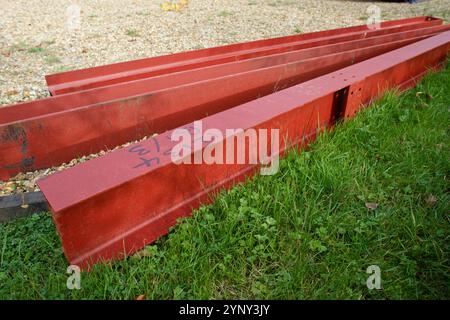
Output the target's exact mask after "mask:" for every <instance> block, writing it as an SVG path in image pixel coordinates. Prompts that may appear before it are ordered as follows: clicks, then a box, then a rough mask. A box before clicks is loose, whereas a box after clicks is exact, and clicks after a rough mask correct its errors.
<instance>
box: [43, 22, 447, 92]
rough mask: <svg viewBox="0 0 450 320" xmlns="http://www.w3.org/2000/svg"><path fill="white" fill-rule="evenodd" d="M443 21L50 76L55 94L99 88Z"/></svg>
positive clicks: (336, 32) (285, 39)
mask: <svg viewBox="0 0 450 320" xmlns="http://www.w3.org/2000/svg"><path fill="white" fill-rule="evenodd" d="M440 24H442V20H441V19H437V18H433V17H418V18H410V19H402V20H394V21H387V22H383V23H381V25H380V27H381V29H379V30H371V29H369V28H368V27H367V26H366V25H362V26H355V27H349V28H341V29H334V30H326V31H319V32H313V33H307V34H301V35H293V36H287V37H281V38H274V39H266V40H258V41H252V42H245V43H237V44H232V45H227V46H220V47H214V48H208V49H201V50H195V51H188V52H182V53H177V54H172V55H166V56H161V57H154V58H147V59H141V60H135V61H129V62H122V63H116V64H111V65H106V66H100V67H94V68H88V69H82V70H75V71H68V72H64V73H58V74H54V75H49V76H47V77H46V80H47V84H48V86H49V90H50V92H51V93H52V95H57V94H63V93H69V92H74V91H80V90H87V89H92V88H97V87H101V86H105V85H111V84H114V83H121V82H126V81H131V80H137V79H142V78H148V77H151V76H157V75H162V74H167V73H171V72H178V71H184V70H192V69H194V68H200V67H206V66H210V65H215V64H220V63H225V62H230V61H236V60H243V59H249V58H255V57H260V56H264V55H268V54H275V53H281V52H287V51H292V50H298V49H302V48H303V49H304V48H310V47H312V46H317V45H326V44H332V43H336V42H340V41H350V40H356V39H361V38H366V37H371V36H374V35H383V34H389V33H393V32H401V31H406V30H413V29H418V28H424V27H430V26H435V25H440Z"/></svg>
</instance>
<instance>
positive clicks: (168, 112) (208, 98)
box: [0, 27, 442, 179]
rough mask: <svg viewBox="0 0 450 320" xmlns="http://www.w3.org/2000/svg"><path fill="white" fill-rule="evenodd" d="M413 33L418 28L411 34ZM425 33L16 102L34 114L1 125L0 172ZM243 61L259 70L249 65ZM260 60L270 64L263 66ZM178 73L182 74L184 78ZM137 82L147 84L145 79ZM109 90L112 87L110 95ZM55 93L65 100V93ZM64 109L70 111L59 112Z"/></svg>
mask: <svg viewBox="0 0 450 320" xmlns="http://www.w3.org/2000/svg"><path fill="white" fill-rule="evenodd" d="M439 28H442V27H439ZM427 30H428V29H427ZM439 30H440V29H439ZM411 35H417V34H415V33H412V34H411ZM426 36H428V35H426ZM426 36H424V35H422V36H420V37H416V38H410V39H407V38H406V39H403V40H399V41H393V42H385V43H384V41H380V40H383V39H376V40H373V39H366V40H359V42H357V43H356V47H358V46H359V45H362V42H366V43H365V46H366V47H363V48H360V49H356V50H355V49H354V48H355V44H354V43H353V44H342V46H340V45H338V46H336V47H335V48H334V50H336V49H339V48H346V46H347V48H348V46H349V45H350V48H353V49H351V50H347V51H343V52H339V53H333V54H328V55H324V56H319V57H315V58H309V59H304V60H297V59H296V57H297V58H301V57H302V55H303V56H305V52H299V53H288V54H285V55H283V56H282V57H281V58H280V56H274V57H266V58H260V59H266V60H267V61H266V60H264V61H263V63H262V64H261V62H259V61H257V62H256V63H254V61H253V60H247V61H245V62H242V63H241V64H242V65H243V66H242V65H238V68H236V69H230V70H232V72H235V71H237V70H243V71H245V70H250V71H245V72H240V73H232V74H228V75H225V76H221V77H218V78H213V79H207V80H203V81H198V82H193V83H188V84H185V85H180V86H176V87H171V88H165V89H162V90H155V91H150V92H147V93H145V94H142V95H134V96H131V97H125V98H122V99H114V100H112V101H108V102H100V103H96V104H92V105H88V104H87V103H86V101H88V100H89V99H91V98H94V97H95V96H88V97H87V98H86V97H84V95H80V96H77V97H75V99H82V100H80V101H82V103H80V104H79V107H76V108H73V109H70V105H69V104H62V103H59V104H58V107H60V108H61V109H58V110H54V109H53V110H52V111H53V112H52V113H49V114H45V113H44V114H41V115H39V113H38V112H40V111H42V110H44V111H45V110H47V111H48V109H46V108H47V105H46V103H39V102H35V103H34V106H36V105H38V104H39V105H40V106H41V109H39V108H37V107H30V108H28V109H24V108H23V107H22V109H21V110H22V111H25V114H27V113H28V114H30V113H31V114H33V113H34V112H36V113H34V114H33V116H32V117H30V118H28V119H24V120H20V121H13V122H7V123H4V124H0V178H2V179H5V178H8V177H9V176H12V175H14V174H16V173H18V172H20V171H30V170H34V169H38V168H45V167H50V166H53V165H57V164H60V163H63V162H67V161H70V160H71V159H73V158H76V157H78V156H82V155H86V154H90V153H94V152H98V151H100V150H102V149H106V148H113V147H115V146H117V145H120V144H123V143H126V142H128V141H133V140H137V139H140V138H142V137H144V136H146V135H149V134H153V133H159V132H163V131H166V130H169V129H172V128H175V127H177V126H179V125H182V124H184V123H186V122H189V121H193V120H195V119H199V118H202V117H204V116H206V115H211V114H214V113H217V112H220V111H222V110H225V109H227V108H230V107H233V106H236V105H238V104H241V103H244V102H247V101H250V100H253V99H256V98H258V97H260V96H263V95H267V94H270V93H273V92H274V91H277V90H280V89H283V88H286V87H289V86H292V85H295V84H298V83H300V82H303V81H306V80H309V79H312V78H314V77H317V76H319V75H323V74H325V73H327V72H331V71H333V70H336V69H339V68H342V67H344V66H348V65H350V64H353V63H356V62H359V61H362V60H364V59H367V58H370V57H373V56H376V55H378V54H381V53H384V52H387V51H389V50H393V49H396V48H399V47H401V46H404V45H406V44H409V43H412V42H414V41H417V40H420V39H422V38H423V37H426ZM394 38H395V37H394ZM371 41H375V43H379V42H383V44H378V45H374V46H367V45H368V44H370V42H371ZM377 41H378V42H377ZM317 50H318V51H316V53H317V54H319V53H320V50H323V52H325V53H328V52H329V51H330V48H324V47H321V49H317ZM306 53H307V55H306V56H305V57H308V56H311V52H309V53H308V52H306ZM296 55H297V56H296ZM319 55H320V54H319ZM285 61H292V62H288V63H282V64H278V65H277V63H280V62H285ZM252 63H253V65H252ZM237 64H239V63H237ZM249 65H250V66H253V68H259V69H254V70H252V69H251V68H250V69H249ZM270 65H272V66H270ZM263 66H270V67H265V68H264V67H263ZM209 68H212V69H214V70H213V71H214V72H210V73H209V74H210V76H211V75H214V74H220V72H223V71H224V70H226V67H225V68H220V67H218V66H212V67H209ZM202 70H203V69H202ZM202 70H198V71H197V73H198V74H200V76H199V79H202V77H203V76H204V73H205V72H207V71H208V70H206V71H205V70H203V71H202ZM217 70H219V73H217ZM191 72H193V71H191ZM202 72H203V76H202ZM194 75H195V73H194ZM194 75H192V76H194ZM178 78H179V79H182V77H178ZM184 79H189V74H186V75H185V76H184ZM159 80H161V79H158V80H156V78H155V80H154V81H153V82H154V83H153V85H154V86H158V85H160V84H161V83H163V81H162V80H161V81H159ZM148 81H152V80H151V79H149V80H147V82H148ZM170 83H171V82H170V81H166V85H170ZM140 88H147V89H148V87H146V86H145V85H144V86H141V87H140ZM114 91H115V90H112V91H110V92H111V93H113V94H114ZM116 92H118V90H117V91H116ZM123 92H124V94H126V93H128V94H129V93H130V90H128V89H127V90H124V91H123ZM96 96H98V95H96ZM53 99H63V97H60V98H58V97H55V98H53ZM49 101H51V99H49ZM49 105H50V104H49ZM54 107H55V105H52V106H51V108H54ZM65 108H69V109H68V110H64V109H65ZM10 110H12V111H14V112H15V110H16V109H14V107H13V108H11V109H10ZM17 110H19V108H18V109H17ZM0 112H1V111H0ZM0 114H1V113H0ZM5 114H6V112H5ZM15 114H17V113H15ZM5 118H6V116H5Z"/></svg>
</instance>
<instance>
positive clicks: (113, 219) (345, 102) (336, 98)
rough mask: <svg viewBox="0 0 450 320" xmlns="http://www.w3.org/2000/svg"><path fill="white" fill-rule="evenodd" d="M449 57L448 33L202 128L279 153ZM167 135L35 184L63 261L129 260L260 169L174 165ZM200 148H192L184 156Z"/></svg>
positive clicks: (219, 115)
mask: <svg viewBox="0 0 450 320" xmlns="http://www.w3.org/2000/svg"><path fill="white" fill-rule="evenodd" d="M449 52H450V31H447V32H444V33H441V34H439V35H436V36H433V37H431V38H427V39H425V40H422V41H419V42H416V43H413V44H410V45H408V46H405V47H402V48H399V49H396V50H393V51H391V52H388V53H385V54H382V55H379V56H376V57H374V58H371V59H368V60H365V61H363V62H360V63H358V64H355V65H352V66H349V67H346V68H343V69H340V70H338V71H335V72H331V73H329V74H326V75H323V76H320V77H318V78H315V79H313V80H309V81H307V82H304V83H302V84H299V85H296V86H293V87H291V88H288V89H285V90H282V91H279V92H276V93H273V94H271V95H268V96H265V97H262V98H260V99H256V100H253V101H250V102H248V103H245V104H242V105H239V106H237V107H234V108H231V109H228V110H225V111H223V112H220V113H217V114H215V115H212V116H208V117H206V118H204V119H202V126H203V131H205V130H207V129H210V128H211V129H212V128H213V129H218V130H220V132H221V133H222V134H223V135H224V137H226V138H224V139H226V140H218V141H215V143H222V142H224V141H225V144H227V143H228V141H229V140H231V139H234V138H235V136H234V135H232V136H228V137H227V136H226V134H225V131H226V129H235V128H242V129H244V130H247V129H267V130H268V131H269V132H270V129H279V136H280V137H281V138H282V140H281V141H280V143H279V146H280V154H282V153H283V152H284V151H285V150H286V149H285V148H287V147H290V146H294V145H300V146H301V145H303V142H304V141H308V140H310V139H312V138H314V136H315V134H316V133H317V132H318V131H319V130H321V129H323V128H324V127H327V126H330V125H332V124H333V122H334V121H335V120H336V118H339V117H351V116H353V115H354V114H355V113H356V112H357V111H358V110H359V109H360V108H361V107H362V106H363V105H365V104H367V103H368V102H369V101H371V100H373V99H375V98H376V97H378V96H380V95H381V94H382V93H383V92H384V91H385V90H386V89H388V88H393V87H400V88H402V89H404V88H407V87H410V86H413V85H414V84H415V83H416V81H417V80H418V79H419V78H420V77H422V76H423V75H424V74H425V73H426V72H427V71H428V70H429V69H437V68H439V67H440V66H441V65H442V64H443V63H444V62H445V61H446V57H447V55H448V53H449ZM184 128H187V129H192V125H185V126H184ZM171 136H172V131H169V132H165V133H163V134H161V135H159V136H156V137H153V138H150V139H147V140H144V141H142V142H140V143H137V144H133V145H131V146H129V147H126V148H124V149H121V150H116V151H114V152H112V153H109V154H107V155H105V156H103V157H100V158H97V159H93V160H90V161H87V162H85V163H83V164H80V165H77V166H75V167H73V168H70V169H67V170H65V171H62V172H59V173H58V174H55V175H52V176H49V177H47V178H44V179H41V180H39V181H38V185H39V187H40V189H41V190H42V192H43V193H44V196H45V197H46V199H47V201H48V202H49V204H50V207H51V209H52V212H53V218H54V221H55V224H56V227H57V230H58V233H59V235H60V237H61V240H62V245H63V248H64V252H65V254H66V256H67V259H68V260H69V262H70V263H71V264H77V265H80V266H81V267H83V268H88V267H89V266H90V265H92V264H93V263H96V262H99V261H102V260H109V259H117V258H122V257H123V256H124V254H131V253H132V252H134V251H136V250H138V249H140V248H142V247H143V246H144V245H145V244H148V243H151V242H152V241H154V240H155V239H157V238H158V237H160V236H161V235H164V234H165V233H167V230H168V229H169V227H171V226H173V225H174V224H175V223H176V219H177V218H180V217H184V216H188V215H190V214H191V211H192V209H193V208H196V207H198V206H199V205H200V204H201V203H203V202H208V201H211V198H212V197H211V195H212V193H213V192H215V191H216V190H218V189H220V188H223V187H229V186H232V185H233V184H235V183H237V182H238V181H241V180H242V179H243V178H244V177H245V176H248V175H251V174H253V173H254V172H255V170H257V169H258V166H257V165H254V164H249V163H247V164H211V165H207V164H180V165H177V164H175V163H174V162H172V161H171V157H170V154H171V152H172V148H173V147H174V145H176V144H178V142H176V141H172V140H171ZM270 143H271V142H270V141H269V142H268V144H270ZM247 146H248V145H247V144H246V147H247ZM194 148H195V147H194ZM204 148H205V144H202V145H201V146H200V147H196V148H195V149H194V151H192V152H191V153H190V154H189V155H188V157H191V158H192V157H193V156H194V155H195V154H199V153H201V152H202V151H204ZM240 151H245V152H246V153H247V154H248V153H249V150H248V149H245V150H240ZM272 156H273V154H272Z"/></svg>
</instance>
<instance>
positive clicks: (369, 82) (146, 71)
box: [0, 17, 450, 268]
mask: <svg viewBox="0 0 450 320" xmlns="http://www.w3.org/2000/svg"><path fill="white" fill-rule="evenodd" d="M449 30H450V26H449V25H442V21H441V20H440V19H436V18H432V17H418V18H413V19H404V20H397V21H390V22H384V23H382V24H381V26H380V28H379V29H374V30H372V29H370V28H368V27H367V26H358V27H351V28H345V29H335V30H328V31H321V32H315V33H310V34H302V35H295V36H288V37H282V38H276V39H268V40H260V41H253V42H247V43H240V44H234V45H229V46H223V47H217V48H211V49H203V50H197V51H191V52H184V53H179V54H174V55H169V56H163V57H156V58H149V59H143V60H138V61H131V62H125V63H119V64H114V65H108V66H102V67H95V68H90V69H84V70H77V71H71V72H65V73H62V74H56V75H51V76H48V77H47V82H48V85H49V90H50V91H51V93H52V94H53V96H52V97H50V98H47V99H42V100H37V101H33V102H28V103H22V104H17V105H12V106H6V107H4V108H1V109H0V178H1V179H6V178H9V177H10V176H12V175H14V174H16V173H18V172H21V171H30V170H35V169H39V168H45V167H50V166H53V165H58V164H60V163H62V162H67V161H70V160H71V159H73V158H76V157H78V156H81V155H86V154H90V153H94V152H98V151H100V150H103V149H105V148H114V147H115V146H117V145H120V144H123V143H126V142H129V141H134V140H138V139H141V138H142V137H145V136H148V135H152V134H154V133H158V134H159V135H157V136H155V137H152V138H150V139H146V140H143V141H141V142H140V143H138V144H132V145H130V146H128V147H125V148H123V149H120V150H116V151H113V152H111V153H109V154H107V155H104V156H101V157H99V158H96V159H93V160H90V161H87V162H86V163H83V164H80V165H77V166H75V167H73V168H70V169H67V170H64V171H62V172H59V173H58V174H56V175H51V176H49V177H47V178H44V179H42V180H40V181H39V182H38V184H39V187H40V188H41V190H42V192H43V193H44V196H45V198H46V199H47V200H48V202H49V205H50V208H51V210H52V212H53V216H54V220H55V223H56V226H57V229H58V232H59V234H60V236H61V239H62V244H63V248H64V251H65V254H66V256H67V258H68V260H69V261H70V262H71V263H72V264H79V265H81V266H82V267H84V268H88V267H89V266H90V265H91V264H92V263H96V262H98V261H101V260H104V259H114V258H120V257H123V255H124V254H125V255H127V254H130V253H132V252H134V251H136V250H138V249H140V248H142V247H143V246H144V245H145V244H147V243H150V242H152V241H154V240H155V239H157V238H158V237H159V236H161V235H163V234H165V233H166V232H167V230H168V228H169V227H170V226H172V225H174V224H175V222H176V219H177V218H179V217H183V216H187V215H189V214H190V213H191V211H192V209H193V208H196V207H198V206H199V205H200V204H201V203H203V202H205V201H209V199H210V198H211V197H210V193H211V192H214V191H216V190H218V189H220V188H223V187H228V186H231V185H233V184H234V183H236V182H238V181H240V180H242V179H243V178H244V177H245V176H248V175H250V174H253V173H254V172H255V170H257V169H258V168H259V167H260V166H259V165H258V164H257V163H253V162H252V163H238V164H235V163H228V164H225V163H212V164H206V163H195V164H194V163H192V164H177V163H174V161H173V158H172V153H171V152H172V151H171V150H172V149H173V147H174V146H175V145H176V142H174V141H172V139H171V138H172V134H173V132H174V129H175V130H176V129H177V128H185V129H188V130H192V128H194V127H195V125H194V124H192V122H193V121H195V120H201V123H202V126H203V130H207V129H215V130H216V132H220V133H222V134H223V139H222V140H221V141H214V143H215V144H219V145H220V147H219V148H225V147H224V145H226V143H227V141H230V140H233V139H235V138H236V135H231V136H230V135H227V134H226V130H227V129H235V128H241V129H243V132H245V131H246V130H248V129H265V130H271V129H278V130H279V136H280V137H282V141H281V142H280V143H279V150H278V151H277V155H282V154H283V153H284V151H285V150H286V148H289V147H292V146H303V145H305V143H307V142H308V141H309V140H311V139H313V138H314V137H315V135H316V134H317V132H319V131H320V130H322V129H323V128H325V127H329V126H332V125H333V123H334V122H335V121H337V120H339V119H341V118H348V117H351V116H353V115H354V114H355V112H356V111H358V110H359V108H361V107H362V106H364V105H366V104H367V103H368V102H369V101H370V100H372V99H375V98H377V97H378V96H379V95H380V94H382V93H383V92H384V91H385V90H386V89H389V88H394V87H398V88H401V89H402V88H406V87H409V86H411V85H414V83H415V82H416V81H417V80H418V79H419V78H420V77H421V76H422V75H423V74H424V73H425V72H427V70H429V69H430V68H439V67H440V66H441V65H442V64H443V63H444V62H445V61H446V56H447V54H448V52H449V50H450V31H449ZM272 140H273V139H272ZM203 142H204V141H202V142H201V143H200V145H197V147H194V150H191V152H190V153H188V155H184V157H185V158H186V157H188V158H189V159H191V157H192V158H195V155H196V154H199V153H202V152H203V151H204V149H205V145H204V144H203ZM220 143H222V144H220ZM267 143H268V145H267V146H266V147H267V148H269V146H270V144H271V143H273V141H271V139H269V140H268V142H267ZM194 145H195V143H194ZM248 149H249V147H248V145H247V144H245V146H244V149H243V150H240V151H241V152H244V153H248V152H251V151H250V150H248ZM272 156H274V155H272ZM259 160H261V159H259ZM187 162H189V161H187Z"/></svg>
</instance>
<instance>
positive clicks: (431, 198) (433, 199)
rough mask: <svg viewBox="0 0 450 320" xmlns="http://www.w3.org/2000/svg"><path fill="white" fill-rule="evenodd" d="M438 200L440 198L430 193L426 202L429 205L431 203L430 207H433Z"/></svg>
mask: <svg viewBox="0 0 450 320" xmlns="http://www.w3.org/2000/svg"><path fill="white" fill-rule="evenodd" d="M437 201H438V199H437V198H436V197H435V196H433V195H432V194H430V195H429V196H428V197H427V198H426V199H425V202H426V203H427V205H429V206H430V207H433V206H434V205H435V204H436V202H437Z"/></svg>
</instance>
